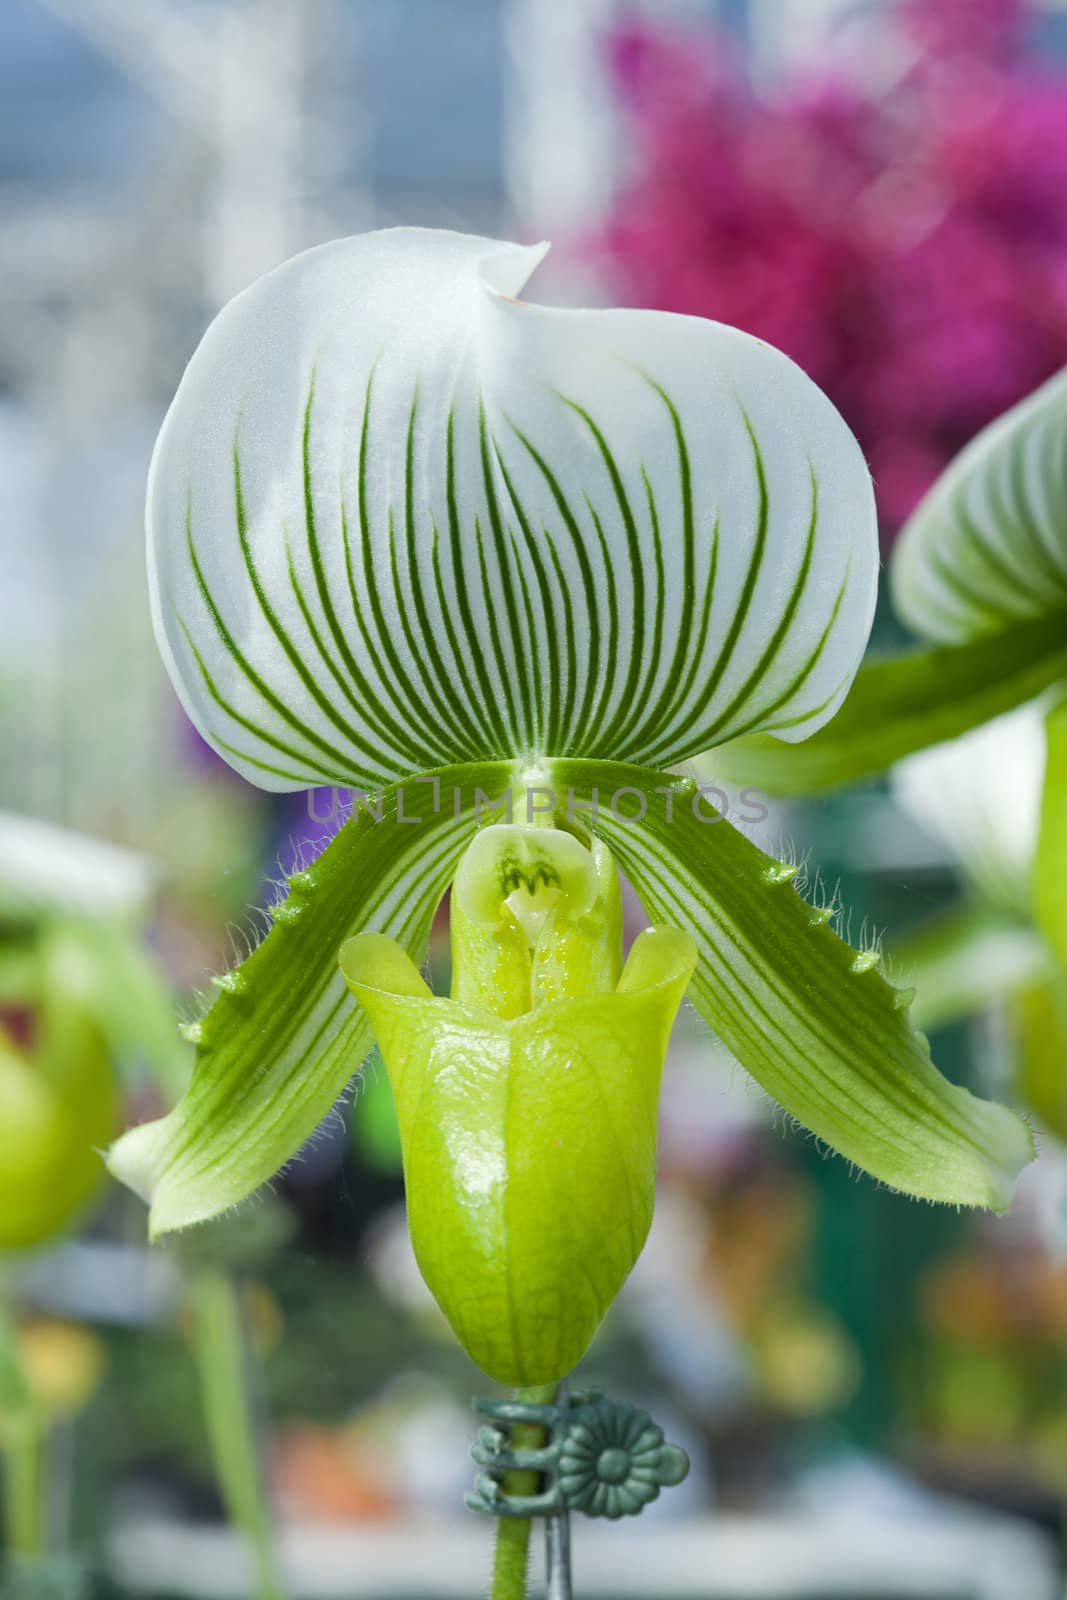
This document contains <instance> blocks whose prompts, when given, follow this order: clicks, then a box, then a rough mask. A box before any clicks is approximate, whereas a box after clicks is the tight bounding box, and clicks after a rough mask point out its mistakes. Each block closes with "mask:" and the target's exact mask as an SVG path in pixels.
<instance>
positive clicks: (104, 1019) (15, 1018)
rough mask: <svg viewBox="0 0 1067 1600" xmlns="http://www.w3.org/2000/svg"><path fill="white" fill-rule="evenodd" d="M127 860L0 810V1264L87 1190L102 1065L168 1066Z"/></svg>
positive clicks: (137, 878) (108, 848)
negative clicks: (137, 1059) (138, 1061)
mask: <svg viewBox="0 0 1067 1600" xmlns="http://www.w3.org/2000/svg"><path fill="white" fill-rule="evenodd" d="M152 876H153V875H152V871H151V868H150V865H149V863H148V862H147V861H146V860H145V859H144V858H143V857H141V856H138V855H135V854H133V853H132V852H131V851H128V850H123V849H120V848H118V847H117V846H115V845H112V844H109V843H107V842H105V841H104V840H102V839H93V838H89V837H87V836H86V835H84V834H79V833H74V832H72V831H70V830H69V829H66V828H60V827H56V826H55V825H53V824H51V823H48V822H43V821H41V820H39V819H37V818H32V817H24V816H18V815H15V814H14V813H11V812H0V1253H2V1252H4V1251H8V1250H21V1249H27V1248H31V1247H34V1246H38V1245H41V1244H43V1243H45V1242H46V1241H47V1240H49V1239H51V1238H52V1237H53V1236H54V1235H56V1234H57V1233H60V1232H61V1231H62V1230H63V1229H65V1228H66V1227H68V1226H69V1225H70V1224H71V1222H72V1221H73V1220H74V1218H75V1217H76V1216H77V1215H78V1213H79V1212H80V1211H81V1209H82V1207H83V1206H84V1205H85V1204H86V1203H87V1202H88V1201H89V1200H90V1199H91V1198H92V1196H93V1195H94V1194H95V1193H96V1192H97V1191H98V1190H99V1189H100V1188H101V1186H102V1183H103V1179H104V1176H105V1174H104V1170H103V1166H102V1163H101V1161H100V1149H101V1148H102V1147H104V1146H106V1145H107V1143H108V1141H109V1140H110V1139H111V1138H112V1136H113V1135H114V1132H115V1129H116V1126H117V1125H118V1120H119V1118H118V1101H119V1093H118V1080H117V1074H116V1068H117V1064H118V1061H119V1059H120V1058H121V1057H122V1056H123V1055H126V1056H142V1057H143V1056H151V1058H152V1064H153V1066H154V1067H156V1068H158V1070H159V1071H160V1072H161V1073H162V1072H163V1071H165V1069H166V1068H167V1067H168V1066H170V1064H171V1063H173V1062H175V1060H176V1058H177V1057H178V1055H179V1053H180V1046H179V1045H178V1041H177V1040H176V1038H175V1035H174V1025H173V1017H172V1015H171V1001H170V997H169V995H167V993H166V992H165V990H164V988H163V986H162V984H161V983H160V982H159V980H158V979H157V978H156V977H155V976H154V974H153V973H152V971H151V969H150V967H149V965H148V963H147V961H146V959H145V957H144V955H143V954H142V952H141V950H140V948H139V945H138V933H139V929H140V926H141V923H142V921H143V918H144V915H145V910H146V906H147V904H148V901H149V898H150V895H151V892H152V888H153V881H152Z"/></svg>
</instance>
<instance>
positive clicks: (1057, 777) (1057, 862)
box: [1033, 700, 1067, 967]
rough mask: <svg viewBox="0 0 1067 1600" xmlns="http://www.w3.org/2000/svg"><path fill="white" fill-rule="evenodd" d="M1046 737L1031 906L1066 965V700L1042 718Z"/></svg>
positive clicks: (1061, 960)
mask: <svg viewBox="0 0 1067 1600" xmlns="http://www.w3.org/2000/svg"><path fill="white" fill-rule="evenodd" d="M1045 738H1046V755H1045V778H1044V786H1043V788H1042V791H1041V822H1040V826H1039V828H1038V836H1037V852H1036V856H1035V859H1034V877H1033V906H1034V915H1035V917H1036V918H1037V922H1038V925H1039V926H1040V928H1041V931H1042V932H1043V933H1044V935H1045V937H1046V939H1047V940H1048V942H1049V944H1050V945H1051V946H1052V948H1053V950H1054V951H1055V952H1056V956H1057V958H1058V960H1059V961H1060V963H1061V965H1063V966H1064V967H1067V700H1061V701H1060V702H1059V704H1058V705H1055V706H1053V707H1052V709H1051V710H1050V711H1049V712H1048V714H1047V716H1046V717H1045Z"/></svg>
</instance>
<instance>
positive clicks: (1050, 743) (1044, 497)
mask: <svg viewBox="0 0 1067 1600" xmlns="http://www.w3.org/2000/svg"><path fill="white" fill-rule="evenodd" d="M889 575H890V583H891V590H892V595H893V600H894V603H895V606H896V610H897V612H898V613H899V615H900V617H901V618H902V620H903V621H904V622H905V623H907V624H908V625H909V626H910V627H911V628H912V629H913V630H914V631H915V632H916V633H918V634H919V635H920V636H922V637H925V638H927V639H929V640H931V641H944V642H943V643H932V644H931V646H930V648H928V649H919V650H915V651H912V652H909V653H905V654H902V655H898V656H889V657H886V658H883V659H881V660H870V661H868V662H866V663H864V665H863V667H862V668H861V669H860V672H859V675H858V676H857V678H856V681H855V683H854V685H853V688H852V691H851V693H850V694H849V696H848V699H847V700H846V702H845V704H844V706H843V708H842V710H841V711H840V713H839V714H838V716H837V717H836V718H835V719H834V722H833V724H832V725H831V726H830V727H829V728H827V729H824V730H823V731H821V732H820V733H819V734H817V735H816V736H815V738H814V739H812V740H811V741H810V742H809V743H808V744H807V745H806V746H805V747H804V748H803V749H798V750H796V751H792V752H784V751H783V748H782V747H781V746H780V745H774V744H773V742H771V741H768V740H766V739H763V738H756V739H753V740H751V741H750V740H747V739H741V740H739V741H738V743H737V744H736V745H734V746H732V747H730V748H728V749H726V750H724V751H721V752H718V753H717V755H716V758H715V762H714V766H715V770H716V772H717V773H718V774H719V775H720V781H721V779H722V777H723V776H724V775H730V776H734V777H738V778H743V781H745V782H750V783H760V784H762V785H764V786H765V787H766V788H768V789H770V790H772V791H773V792H775V793H783V794H810V793H814V792H817V791H819V790H822V789H827V788H832V787H834V786H836V785H839V784H842V783H846V782H848V781H850V780H853V779H858V778H863V777H867V776H871V775H872V774H874V773H877V772H880V771H883V770H884V769H885V768H886V767H888V766H890V765H891V764H892V763H893V762H894V761H896V760H898V759H899V758H900V757H902V756H906V755H909V754H911V755H912V756H913V759H912V760H911V761H909V762H907V763H905V765H904V767H903V769H902V776H901V777H900V778H899V779H898V781H897V790H898V794H899V795H900V796H901V797H903V798H904V799H905V801H907V800H908V799H909V798H910V799H911V800H912V801H913V809H914V807H915V805H917V806H918V808H919V809H920V810H922V811H924V812H925V813H926V815H927V816H928V817H935V819H936V820H935V823H934V826H935V829H936V831H938V832H939V833H940V834H941V836H942V838H943V839H945V840H946V841H948V842H949V845H950V849H951V851H952V853H953V854H954V855H955V856H956V857H957V858H958V859H959V860H960V861H961V862H962V863H963V864H964V870H965V873H966V875H967V876H968V877H969V878H970V879H971V881H972V882H973V883H974V884H975V885H976V887H977V889H978V894H977V896H976V897H973V900H972V904H971V906H969V907H967V908H965V909H964V911H963V912H962V913H961V914H960V915H958V916H957V917H955V918H954V919H953V918H948V919H946V920H945V921H944V923H943V924H942V925H941V926H939V927H936V928H932V929H930V930H928V937H926V938H925V939H923V940H922V941H921V942H916V943H911V944H909V954H910V955H911V956H912V957H913V958H914V959H915V961H916V962H917V963H918V964H919V965H921V967H922V968H924V969H925V970H926V971H927V972H928V973H929V974H930V975H931V976H933V973H934V967H935V965H936V967H937V977H936V985H937V990H938V997H937V998H936V999H935V998H934V997H933V995H931V1004H930V1006H929V1007H927V1008H926V1011H927V1020H928V1021H929V1022H930V1023H931V1025H932V1024H933V1023H935V1022H936V1021H940V1020H947V1018H948V1015H949V1014H950V1013H954V1012H956V1011H958V1010H959V1009H960V1008H961V1007H962V1009H963V1010H964V1011H966V1010H968V1009H970V1005H971V1002H970V999H969V998H968V992H969V991H970V992H973V989H974V983H975V979H976V976H977V974H978V972H979V971H980V970H982V968H983V966H985V967H987V968H988V970H989V972H990V974H991V975H992V973H993V970H994V969H996V971H997V977H996V979H995V984H994V986H995V988H996V989H997V990H999V991H1003V990H1004V989H1005V988H1012V987H1014V986H1016V984H1017V982H1021V981H1022V980H1023V979H1024V978H1025V977H1026V976H1027V975H1028V974H1029V976H1030V977H1031V978H1032V979H1033V981H1034V982H1035V983H1037V984H1038V986H1039V987H1041V985H1040V981H1039V980H1040V979H1041V974H1042V971H1044V972H1045V973H1046V976H1047V969H1048V966H1049V963H1050V962H1053V961H1054V962H1055V963H1058V965H1059V966H1060V967H1061V968H1063V969H1065V970H1067V369H1065V370H1064V371H1063V372H1061V373H1059V374H1058V375H1057V376H1056V377H1055V378H1053V379H1051V380H1050V381H1049V382H1048V383H1047V384H1045V385H1044V387H1043V388H1041V389H1039V390H1038V391H1037V392H1036V393H1035V394H1033V395H1031V396H1030V397H1029V398H1028V399H1027V400H1025V401H1023V402H1022V403H1021V404H1020V405H1018V406H1015V407H1014V408H1013V409H1012V410H1011V411H1009V412H1007V413H1006V415H1005V416H1003V417H1001V418H1000V419H999V421H997V422H995V423H994V424H993V425H992V426H991V427H989V428H987V429H985V430H984V432H982V433H980V434H979V435H978V437H977V438H976V439H975V440H973V441H972V443H971V444H970V445H969V446H968V447H967V448H966V449H965V450H964V451H963V452H962V453H961V454H960V455H959V457H958V458H957V459H956V461H954V462H953V463H952V465H951V466H950V467H949V469H948V470H947V471H946V472H945V474H944V475H943V477H942V478H941V479H940V480H939V481H938V483H936V484H935V485H934V487H933V489H932V490H931V491H930V493H929V495H928V496H927V497H926V499H925V500H924V501H923V502H922V504H921V505H920V506H919V508H918V510H917V511H916V512H915V515H914V516H913V518H912V519H911V521H910V523H909V524H908V525H907V526H906V527H905V529H904V531H903V533H902V534H901V537H900V540H899V543H898V545H897V547H896V548H895V550H894V552H893V555H892V559H891V563H890V574H889ZM1036 695H1040V696H1041V704H1040V708H1038V707H1037V706H1028V703H1029V702H1031V701H1032V700H1033V699H1034V697H1035V696H1036ZM1016 707H1028V709H1024V710H1022V711H1020V712H1019V713H1018V714H1017V715H1015V716H1012V717H1008V716H1006V715H1005V713H1007V712H1010V711H1012V710H1013V708H1016ZM968 730H974V731H973V732H969V731H968ZM961 736H964V737H961ZM945 740H952V741H953V742H952V743H949V744H946V745H945V748H944V750H943V752H942V751H931V753H930V755H929V757H924V758H923V759H922V760H919V759H918V758H916V757H915V756H914V753H915V752H919V751H925V750H926V749H927V748H928V747H930V746H938V745H941V744H942V742H943V741H945ZM1034 926H1036V928H1037V930H1038V932H1039V936H1037V935H1035V934H1034V932H1033V931H1032V929H1033V927H1034ZM953 989H955V990H956V996H955V999H953V998H952V996H951V991H952V990H953Z"/></svg>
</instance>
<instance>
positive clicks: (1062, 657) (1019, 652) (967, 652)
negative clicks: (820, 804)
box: [701, 611, 1067, 795]
mask: <svg viewBox="0 0 1067 1600" xmlns="http://www.w3.org/2000/svg"><path fill="white" fill-rule="evenodd" d="M1061 678H1067V611H1058V612H1056V613H1055V614H1054V615H1052V616H1049V617H1045V618H1042V619H1041V620H1039V621H1035V622H1023V623H1019V624H1017V625H1016V626H1014V627H1010V628H1006V629H1004V631H1003V632H1001V633H997V634H994V635H992V636H990V637H988V638H983V639H980V640H978V641H976V642H975V643H973V644H965V645H959V646H955V647H943V648H935V649H923V650H914V651H909V652H907V653H905V654H901V655H898V656H888V657H884V658H873V659H871V660H869V661H865V662H864V664H863V666H862V667H861V668H860V670H859V673H858V674H857V676H856V680H855V682H854V683H853V686H852V690H851V692H850V694H849V696H848V698H847V700H846V701H845V703H844V705H843V706H842V707H841V710H840V711H839V712H838V713H837V715H836V717H835V718H834V719H833V721H832V722H831V723H829V724H828V725H827V726H826V727H825V728H822V729H820V731H819V732H818V733H816V734H813V735H812V737H811V738H810V739H808V740H806V741H805V742H804V743H803V744H800V745H784V744H782V743H781V742H780V741H779V740H778V739H775V738H773V737H771V736H770V735H767V734H760V735H757V736H756V737H755V738H752V739H742V740H739V741H737V742H736V743H734V744H729V745H725V746H724V747H723V748H722V749H720V750H716V751H715V752H714V754H713V755H712V756H710V757H706V758H704V760H703V761H702V762H701V768H702V770H703V769H706V770H708V771H709V772H712V773H714V774H715V775H716V776H717V777H720V778H722V779H724V780H725V781H727V782H731V783H745V784H750V785H752V786H753V787H755V788H760V789H765V790H766V791H767V792H768V793H770V794H789V795H801V794H816V793H818V792H819V791H821V790H824V789H833V788H836V787H838V786H840V785H841V784H846V783H853V782H855V781H856V780H858V779H860V778H869V777H872V776H873V775H874V774H875V773H879V772H884V771H885V770H886V768H888V767H890V766H892V764H893V763H894V762H895V761H899V760H900V759H901V758H902V757H904V756H907V755H910V754H911V753H912V752H913V751H916V750H923V749H926V748H927V746H929V745H935V744H941V743H942V742H943V741H944V740H946V739H953V738H956V737H957V736H958V735H959V734H961V733H965V732H966V731H967V730H968V729H970V728H974V727H977V726H978V725H979V724H980V723H983V722H987V721H988V720H989V719H990V718H991V717H996V716H999V715H1001V713H1003V712H1005V711H1009V710H1011V709H1012V708H1013V707H1015V706H1017V705H1021V704H1022V703H1023V702H1024V701H1027V700H1032V699H1033V698H1034V696H1035V695H1037V694H1040V693H1041V691H1042V690H1043V689H1046V688H1047V687H1048V686H1049V684H1052V683H1056V682H1058V681H1059V680H1060V679H1061Z"/></svg>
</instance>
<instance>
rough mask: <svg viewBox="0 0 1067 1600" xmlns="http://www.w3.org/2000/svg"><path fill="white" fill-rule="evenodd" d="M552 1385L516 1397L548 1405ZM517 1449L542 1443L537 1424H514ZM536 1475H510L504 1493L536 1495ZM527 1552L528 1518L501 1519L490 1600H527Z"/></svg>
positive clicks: (542, 1433)
mask: <svg viewBox="0 0 1067 1600" xmlns="http://www.w3.org/2000/svg"><path fill="white" fill-rule="evenodd" d="M555 1392H556V1391H555V1385H554V1384H551V1383H548V1384H541V1385H540V1386H539V1387H537V1388H532V1389H519V1390H517V1392H516V1398H517V1399H519V1400H522V1401H524V1402H525V1403H526V1404H527V1405H535V1406H544V1405H551V1403H552V1400H553V1398H554V1396H555ZM511 1438H512V1443H513V1445H514V1446H515V1448H516V1449H519V1450H530V1449H536V1448H538V1447H539V1446H540V1445H543V1444H544V1442H545V1430H544V1428H539V1427H538V1426H537V1425H536V1423H532V1422H517V1423H516V1424H515V1426H514V1428H512V1430H511ZM537 1487H538V1484H537V1473H536V1472H509V1473H507V1474H506V1476H505V1478H504V1492H505V1494H536V1493H537ZM529 1551H530V1519H529V1518H528V1517H500V1518H499V1519H498V1522H497V1532H496V1557H495V1560H494V1562H493V1587H492V1590H491V1592H490V1600H526V1565H527V1561H528V1558H529Z"/></svg>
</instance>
